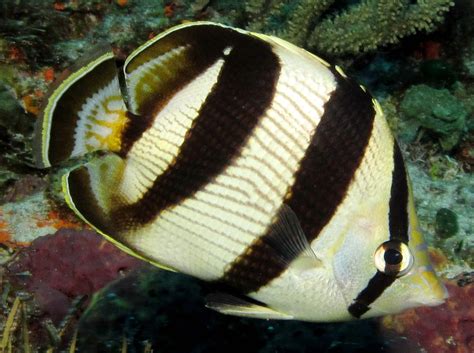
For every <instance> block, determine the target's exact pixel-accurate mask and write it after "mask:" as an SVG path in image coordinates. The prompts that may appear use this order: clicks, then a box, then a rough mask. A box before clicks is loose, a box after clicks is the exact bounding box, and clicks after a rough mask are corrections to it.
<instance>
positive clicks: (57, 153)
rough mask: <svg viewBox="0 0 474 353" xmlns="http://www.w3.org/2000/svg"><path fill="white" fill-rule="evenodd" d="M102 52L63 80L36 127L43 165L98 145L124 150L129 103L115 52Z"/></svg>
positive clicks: (37, 148) (37, 149) (37, 153)
mask: <svg viewBox="0 0 474 353" xmlns="http://www.w3.org/2000/svg"><path fill="white" fill-rule="evenodd" d="M101 52H102V53H101V54H100V55H96V56H95V57H94V58H92V60H90V61H89V62H88V63H87V64H86V65H84V66H82V67H79V68H78V69H77V70H74V71H73V72H72V73H71V74H70V75H69V76H68V77H67V78H66V79H64V80H62V81H61V82H60V83H59V84H58V85H57V86H56V88H55V89H54V90H53V92H52V94H51V95H50V96H49V98H48V101H47V103H46V105H45V108H44V109H43V113H42V116H41V117H40V119H39V120H38V122H37V125H36V129H35V130H36V131H35V148H34V150H35V161H36V164H37V166H38V167H42V168H46V167H50V166H52V165H55V164H58V163H61V162H63V161H65V160H67V159H69V158H72V157H79V156H82V155H84V154H86V153H88V152H91V151H95V150H107V151H119V150H120V136H121V131H122V129H123V128H124V126H125V124H126V121H127V114H126V108H125V104H124V101H123V98H122V94H121V90H120V84H119V79H118V74H117V68H116V64H115V58H114V54H113V52H112V51H111V50H109V51H107V52H106V53H104V51H103V50H102V51H101Z"/></svg>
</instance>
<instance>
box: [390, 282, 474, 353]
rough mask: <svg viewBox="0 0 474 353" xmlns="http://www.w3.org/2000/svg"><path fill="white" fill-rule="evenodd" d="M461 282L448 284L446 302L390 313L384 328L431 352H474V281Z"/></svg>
mask: <svg viewBox="0 0 474 353" xmlns="http://www.w3.org/2000/svg"><path fill="white" fill-rule="evenodd" d="M459 283H461V282H458V283H456V282H455V281H454V280H453V281H448V282H447V283H446V287H447V289H448V292H449V298H448V299H447V300H446V302H445V303H444V304H443V305H440V306H437V307H420V308H416V309H412V310H408V311H406V312H404V313H402V314H399V315H392V316H387V317H385V318H384V319H383V320H382V324H383V327H384V328H386V329H389V330H394V331H396V332H397V333H398V334H401V335H403V336H405V337H406V338H407V339H408V340H409V341H411V343H413V344H416V345H418V346H420V347H421V348H422V349H423V350H424V351H426V352H429V353H471V352H474V306H473V305H472V303H473V302H474V283H467V284H466V285H462V286H461V285H459Z"/></svg>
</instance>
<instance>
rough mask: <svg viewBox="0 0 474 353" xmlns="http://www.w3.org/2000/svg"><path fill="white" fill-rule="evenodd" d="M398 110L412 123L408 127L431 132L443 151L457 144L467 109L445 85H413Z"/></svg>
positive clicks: (464, 125) (462, 130)
mask: <svg viewBox="0 0 474 353" xmlns="http://www.w3.org/2000/svg"><path fill="white" fill-rule="evenodd" d="M400 111H401V113H402V114H403V116H404V118H405V120H406V121H407V122H410V123H411V124H412V125H411V126H410V129H412V130H413V129H414V128H416V127H423V128H425V129H427V130H429V131H432V132H434V133H435V134H436V135H437V137H438V140H439V143H440V145H441V147H442V149H443V150H445V151H449V150H452V149H453V148H454V147H455V146H457V145H458V143H459V141H460V138H461V136H462V134H463V132H464V131H465V130H466V118H467V116H468V111H467V109H466V108H465V106H464V104H463V102H461V101H460V100H459V99H457V98H456V97H455V96H454V95H452V94H451V93H450V92H449V91H448V90H447V89H436V88H432V87H430V86H428V85H425V84H421V85H415V86H412V87H410V88H409V89H408V90H407V91H406V92H405V95H404V97H403V100H402V102H401V104H400ZM410 136H411V135H410Z"/></svg>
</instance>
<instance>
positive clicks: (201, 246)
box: [36, 22, 446, 321]
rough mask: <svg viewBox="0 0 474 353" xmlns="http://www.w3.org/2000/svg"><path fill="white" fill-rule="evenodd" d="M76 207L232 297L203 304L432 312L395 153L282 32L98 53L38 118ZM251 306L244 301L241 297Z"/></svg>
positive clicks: (432, 283)
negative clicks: (121, 55)
mask: <svg viewBox="0 0 474 353" xmlns="http://www.w3.org/2000/svg"><path fill="white" fill-rule="evenodd" d="M36 140H37V141H36V160H37V163H38V165H39V166H40V167H49V166H52V165H57V164H61V163H62V162H64V161H66V160H69V159H71V158H75V157H80V156H83V155H85V154H88V153H90V152H93V151H97V150H100V151H104V152H105V153H103V155H102V156H101V157H95V158H94V159H92V160H91V161H89V162H88V163H86V164H83V165H80V166H78V167H76V168H74V169H72V170H70V171H69V172H67V173H66V174H65V175H64V177H63V189H64V193H65V196H66V200H67V202H68V204H69V206H70V207H71V208H72V209H73V210H74V211H75V212H76V213H77V214H78V216H79V217H81V218H82V219H83V220H84V221H86V222H87V223H89V224H90V225H91V226H92V227H94V228H95V229H96V230H97V231H98V232H100V233H101V234H103V235H104V236H105V237H106V238H107V239H109V240H110V241H112V242H113V243H115V244H116V245H117V246H119V247H120V248H121V249H123V250H125V251H127V252H128V253H130V254H132V255H134V256H137V257H139V258H142V259H145V260H147V261H149V262H151V263H153V264H155V265H157V266H159V267H162V268H166V269H169V270H173V271H179V272H183V273H186V274H189V275H192V276H195V277H197V278H200V279H202V280H205V281H211V282H216V283H219V284H222V285H224V286H226V287H228V288H231V289H232V290H233V292H235V293H238V295H237V296H234V295H231V294H227V293H216V294H212V295H210V296H209V297H208V298H207V300H208V304H207V305H208V307H210V308H212V309H215V310H217V311H220V312H222V313H226V314H235V315H240V316H247V317H256V318H279V319H300V320H308V321H341V320H349V319H354V318H366V317H371V316H378V315H384V314H388V313H395V312H399V311H401V310H404V309H406V308H409V307H413V306H418V305H437V304H439V303H441V302H442V301H443V299H444V298H445V296H446V291H445V289H444V287H443V285H442V284H441V283H440V282H439V280H438V279H437V277H436V275H435V273H434V271H433V268H432V267H431V265H430V262H429V259H428V255H427V248H426V244H425V242H424V240H423V236H422V234H421V232H420V230H419V226H418V223H417V219H416V213H415V209H414V204H413V197H412V192H411V188H410V184H409V179H408V176H407V174H406V170H405V166H404V162H403V158H402V155H401V152H400V149H399V147H398V145H397V143H396V141H395V140H394V138H393V137H392V135H391V133H390V130H389V127H388V125H387V123H386V121H385V118H384V116H383V112H382V110H381V108H380V106H379V104H378V103H377V101H376V100H375V99H373V98H372V97H371V96H370V94H369V93H368V92H367V91H366V90H365V89H364V88H363V87H361V86H359V85H358V84H357V83H355V82H354V81H353V80H352V79H350V78H348V77H347V76H346V75H345V74H344V72H343V71H342V70H341V69H340V68H339V67H337V66H331V65H330V64H328V63H327V62H325V61H324V60H323V59H321V58H319V57H317V56H315V55H313V54H311V53H309V52H307V51H305V50H303V49H301V48H298V47H296V46H294V45H292V44H290V43H288V42H285V41H283V40H281V39H278V38H275V37H271V36H267V35H263V34H257V33H252V32H246V31H243V30H240V29H235V28H231V27H226V26H223V25H219V24H215V23H208V22H197V23H192V24H186V25H181V26H177V27H174V28H171V29H170V30H168V31H166V32H164V33H162V34H161V35H159V36H157V37H155V38H154V39H152V40H150V41H149V42H147V43H145V44H144V45H143V46H141V47H139V48H138V49H137V50H135V51H134V52H133V53H132V54H131V55H130V56H129V57H128V58H127V60H126V61H125V64H124V65H123V68H122V69H121V71H117V69H116V63H115V60H114V57H113V54H112V53H103V54H100V55H97V56H96V57H95V58H93V59H92V60H91V61H90V62H89V63H88V64H87V65H85V66H82V67H81V68H79V69H78V70H76V71H74V72H73V73H72V74H71V75H70V76H69V77H68V78H67V79H65V80H64V81H63V82H62V83H61V84H59V85H58V87H57V88H56V90H55V91H54V92H53V93H52V95H51V96H50V97H49V100H48V103H47V105H46V108H45V110H44V113H43V115H42V118H41V119H40V120H39V121H38V125H37V130H36ZM248 298H251V300H248Z"/></svg>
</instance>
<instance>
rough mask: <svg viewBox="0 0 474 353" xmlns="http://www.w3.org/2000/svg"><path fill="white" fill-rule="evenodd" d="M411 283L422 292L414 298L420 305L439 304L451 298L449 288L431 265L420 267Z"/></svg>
mask: <svg viewBox="0 0 474 353" xmlns="http://www.w3.org/2000/svg"><path fill="white" fill-rule="evenodd" d="M410 285H412V286H413V287H415V288H416V289H418V290H419V291H420V292H421V293H420V296H419V297H417V299H415V300H413V302H414V303H416V304H418V305H420V306H421V305H425V306H437V305H440V304H443V303H444V302H445V300H446V299H447V298H449V292H448V289H447V288H446V286H445V285H444V283H443V281H442V280H441V279H440V278H439V277H438V275H437V274H436V272H435V271H434V269H433V267H432V266H431V265H427V266H420V267H418V268H417V271H416V273H415V274H414V275H413V278H412V279H411V280H410ZM418 298H419V299H418Z"/></svg>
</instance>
